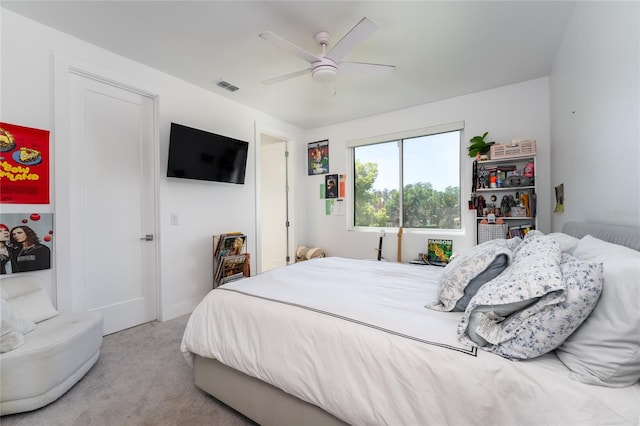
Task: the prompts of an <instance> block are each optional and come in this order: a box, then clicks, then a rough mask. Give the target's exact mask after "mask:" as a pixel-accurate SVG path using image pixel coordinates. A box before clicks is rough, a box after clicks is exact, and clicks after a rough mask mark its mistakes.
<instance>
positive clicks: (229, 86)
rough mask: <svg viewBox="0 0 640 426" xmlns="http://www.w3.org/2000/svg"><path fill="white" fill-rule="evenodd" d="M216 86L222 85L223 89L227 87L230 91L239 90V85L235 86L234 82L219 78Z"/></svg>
mask: <svg viewBox="0 0 640 426" xmlns="http://www.w3.org/2000/svg"><path fill="white" fill-rule="evenodd" d="M216 86H218V87H222V88H223V89H226V90H228V91H230V92H235V91H236V90H238V87H237V86H234V85H233V84H231V83H229V82H228V81H224V80H218V81H217V82H216Z"/></svg>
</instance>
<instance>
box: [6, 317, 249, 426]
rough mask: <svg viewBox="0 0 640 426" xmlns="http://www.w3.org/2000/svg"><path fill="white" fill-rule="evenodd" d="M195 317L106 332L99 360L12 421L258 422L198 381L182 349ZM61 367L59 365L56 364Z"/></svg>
mask: <svg viewBox="0 0 640 426" xmlns="http://www.w3.org/2000/svg"><path fill="white" fill-rule="evenodd" d="M188 318H189V316H188V315H186V316H182V317H180V318H176V319H173V320H171V321H166V322H164V323H160V322H151V323H147V324H143V325H140V326H138V327H134V328H130V329H128V330H124V331H120V332H118V333H114V334H111V335H109V336H105V337H104V340H103V343H102V350H101V354H100V358H99V360H98V362H97V363H96V364H95V365H94V366H93V368H92V369H91V370H90V371H89V372H88V373H87V374H86V375H85V377H84V378H83V379H82V380H80V381H79V382H78V383H77V384H76V385H75V386H74V387H72V388H71V389H70V390H69V391H68V392H67V393H66V394H64V395H63V396H62V397H60V398H59V399H58V400H57V401H55V402H53V403H51V404H49V405H48V406H46V407H43V408H41V409H39V410H35V411H32V412H29V413H21V414H14V415H9V416H3V417H2V418H0V423H1V424H2V426H12V425H29V426H31V425H47V426H49V425H61V426H62V425H65V426H69V425H78V426H79V425H82V426H87V425H109V426H111V425H223V426H236V425H243V426H246V425H254V423H253V422H251V421H250V420H249V419H247V418H245V417H244V416H242V415H240V414H239V413H237V412H235V411H234V410H232V409H231V408H229V407H227V406H226V405H224V404H223V403H221V402H219V401H217V400H216V399H214V398H212V397H211V396H209V395H208V394H206V393H205V392H203V391H201V390H200V389H198V388H197V387H196V386H195V385H194V384H193V372H192V370H191V367H189V365H188V364H187V363H186V361H185V359H184V357H183V356H182V353H181V352H180V342H181V340H182V333H183V332H184V329H185V326H186V323H187V320H188ZM52 368H55V366H52Z"/></svg>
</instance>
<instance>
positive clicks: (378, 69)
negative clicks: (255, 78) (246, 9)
mask: <svg viewBox="0 0 640 426" xmlns="http://www.w3.org/2000/svg"><path fill="white" fill-rule="evenodd" d="M377 29H378V26H377V25H376V23H375V22H373V21H372V20H371V19H369V18H366V17H365V18H362V20H361V21H360V22H358V23H357V24H356V26H354V27H353V28H352V29H351V30H350V31H349V32H348V33H347V34H346V35H345V36H344V37H343V38H342V40H340V41H339V42H338V43H336V44H335V46H333V47H332V48H331V49H330V50H329V51H328V52H327V45H328V43H329V39H330V37H331V34H329V33H328V32H326V31H322V32H319V33H318V34H316V35H315V40H316V42H318V43H319V44H320V46H321V47H322V52H321V53H320V54H318V55H314V54H312V53H309V52H307V51H306V50H304V49H302V48H300V47H298V46H296V45H295V44H293V43H291V42H289V41H287V40H285V39H284V38H282V37H280V36H279V35H276V34H274V33H272V32H271V31H266V32H263V33H261V34H260V37H261V38H262V39H264V40H266V41H269V42H271V43H273V44H275V45H276V46H278V47H281V48H283V49H285V50H287V51H289V52H290V53H293V54H294V55H295V56H297V57H299V58H301V59H304V60H305V61H307V62H309V64H311V67H309V68H305V69H303V70H299V71H295V72H292V73H289V74H285V75H281V76H279V77H274V78H271V79H269V80H265V81H263V83H264V84H273V83H279V82H281V81H284V80H288V79H290V78H294V77H298V76H301V75H305V74H307V73H309V71H311V77H312V78H313V79H314V80H315V81H317V82H319V83H333V82H334V81H335V80H336V78H337V77H338V74H339V73H340V72H349V73H363V74H369V75H380V76H387V75H391V74H392V73H393V71H394V70H395V68H396V67H395V66H393V65H382V64H369V63H361V62H346V61H342V58H344V57H345V56H346V55H347V54H348V53H350V52H351V51H352V50H353V49H355V48H356V47H357V46H358V45H359V44H360V43H362V42H363V41H364V40H365V39H366V38H367V37H369V36H370V35H371V34H373V33H374V32H375V31H376V30H377Z"/></svg>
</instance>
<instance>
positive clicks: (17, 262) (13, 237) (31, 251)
mask: <svg viewBox="0 0 640 426" xmlns="http://www.w3.org/2000/svg"><path fill="white" fill-rule="evenodd" d="M52 252H53V214H52V213H1V214H0V274H15V273H18V272H30V271H39V270H42V269H50V268H51V254H52Z"/></svg>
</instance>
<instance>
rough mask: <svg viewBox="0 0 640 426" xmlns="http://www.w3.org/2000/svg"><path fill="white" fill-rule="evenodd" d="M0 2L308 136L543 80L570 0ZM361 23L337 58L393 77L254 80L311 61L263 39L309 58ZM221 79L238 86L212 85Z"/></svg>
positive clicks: (294, 68) (559, 39)
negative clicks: (328, 81)
mask: <svg viewBox="0 0 640 426" xmlns="http://www.w3.org/2000/svg"><path fill="white" fill-rule="evenodd" d="M2 7H4V8H6V9H9V10H12V11H14V12H16V13H19V14H21V15H24V16H27V17H29V18H31V19H33V20H35V21H39V22H41V23H43V24H45V25H48V26H50V27H53V28H56V29H58V30H61V31H63V32H66V33H68V34H71V35H73V36H76V37H78V38H81V39H83V40H86V41H88V42H90V43H93V44H95V45H98V46H101V47H103V48H105V49H108V50H110V51H112V52H115V53H117V54H120V55H122V56H125V57H128V58H131V59H133V60H135V61H137V62H140V63H143V64H146V65H149V66H151V67H153V68H156V69H159V70H162V71H164V72H166V73H168V74H171V75H174V76H176V77H178V78H181V79H183V80H186V81H189V82H191V83H193V84H195V85H197V86H200V87H202V88H204V89H206V90H210V91H212V92H214V93H217V94H219V95H220V96H224V97H225V98H228V99H232V100H235V101H237V102H239V103H242V104H244V105H247V106H249V107H252V108H255V109H257V110H260V111H264V112H265V113H268V114H270V115H272V116H274V117H277V118H279V119H281V120H284V121H286V122H288V123H291V124H294V125H296V126H299V127H301V128H303V129H313V128H317V127H322V126H326V125H330V124H335V123H340V122H344V121H348V120H353V119H357V118H360V117H365V116H369V115H373V114H379V113H382V112H387V111H393V110H398V109H402V108H407V107H410V106H414V105H420V104H424V103H428V102H433V101H436V100H441V99H446V98H450V97H453V96H458V95H463V94H467V93H472V92H477V91H481V90H486V89H490V88H494V87H499V86H504V85H507V84H512V83H517V82H521V81H526V80H530V79H534V78H538V77H543V76H547V75H549V73H550V71H551V66H552V64H553V60H554V58H555V55H556V52H557V50H558V47H559V43H560V42H561V40H562V36H563V34H564V30H565V27H566V25H567V22H568V20H569V16H570V14H571V11H572V8H573V2H568V1H512V2H509V1H407V2H404V1H372V2H370V1H318V2H315V1H295V2H294V1H7V0H2ZM365 16H366V17H369V18H370V19H372V20H373V21H375V22H376V23H377V24H378V27H379V29H378V30H377V31H376V32H375V33H374V34H373V35H372V36H370V37H369V38H368V39H367V40H366V41H364V42H363V43H362V44H361V45H359V46H358V47H357V48H356V49H355V50H354V51H353V52H352V53H351V54H349V55H347V56H346V57H345V58H344V60H345V61H352V62H372V63H381V64H390V65H395V66H396V70H395V72H394V73H393V75H391V76H390V77H376V76H367V75H356V74H345V73H343V74H341V75H340V76H339V77H338V80H337V84H336V92H337V93H336V94H335V95H334V96H331V95H329V94H328V92H327V91H326V90H325V89H324V88H323V86H322V85H320V84H319V83H316V82H315V81H313V80H312V79H311V76H310V75H304V76H301V77H297V78H295V79H292V80H287V81H284V82H280V83H277V84H273V85H265V84H263V83H261V82H262V81H263V80H266V79H269V78H272V77H276V76H278V75H281V74H286V73H290V72H293V71H297V70H300V69H304V68H307V67H308V66H309V64H308V63H307V62H305V61H303V60H302V59H299V58H297V57H295V56H293V55H291V54H290V53H288V52H286V51H284V50H282V49H280V48H278V47H276V46H274V45H272V44H270V43H268V42H266V41H265V40H263V39H261V38H260V37H258V34H259V33H261V32H264V31H272V32H274V33H276V34H278V35H279V36H281V37H283V38H285V39H287V40H289V41H291V42H292V43H294V44H296V45H298V46H300V47H302V48H303V49H305V50H307V51H309V52H311V53H314V54H316V53H319V52H320V48H319V46H317V45H316V44H315V41H314V39H313V36H314V35H315V34H316V33H317V32H319V31H328V32H330V33H331V34H332V35H333V38H332V41H333V42H334V43H335V42H337V41H338V40H340V39H341V38H342V37H343V36H344V35H345V34H346V33H347V32H348V31H349V30H350V29H351V28H352V27H353V26H354V25H355V24H356V23H357V22H359V21H360V20H361V19H362V18H363V17H365ZM329 48H331V43H330V45H329ZM221 79H222V80H225V81H228V82H230V83H231V84H233V85H235V86H237V87H239V88H240V90H238V91H236V92H228V91H226V90H224V89H221V88H219V87H217V86H216V84H215V83H216V82H217V81H219V80H221ZM523 101H526V100H523Z"/></svg>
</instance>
